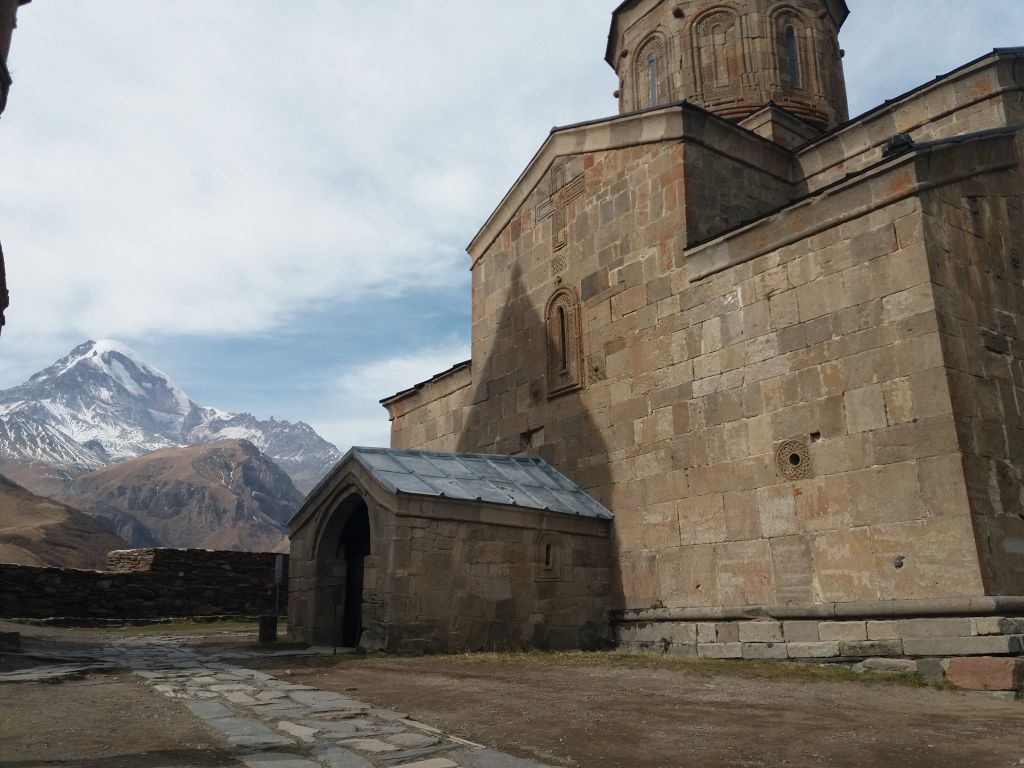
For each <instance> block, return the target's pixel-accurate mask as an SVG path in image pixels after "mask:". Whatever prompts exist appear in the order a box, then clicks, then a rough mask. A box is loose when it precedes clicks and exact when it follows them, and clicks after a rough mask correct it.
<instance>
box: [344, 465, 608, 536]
mask: <svg viewBox="0 0 1024 768" xmlns="http://www.w3.org/2000/svg"><path fill="white" fill-rule="evenodd" d="M350 458H355V459H356V460H357V461H359V463H360V464H362V465H363V466H364V467H365V468H366V469H367V471H369V472H370V474H371V475H373V476H374V478H375V479H376V480H377V481H378V482H380V483H381V484H382V485H384V486H385V487H386V488H387V489H388V490H390V491H391V492H393V493H407V494H411V495H418V496H432V497H435V498H450V499H456V500H467V501H469V500H471V501H481V502H486V503H490V504H503V505H509V506H517V507H523V508H526V509H540V510H549V511H551V512H557V513H561V514H566V515H574V516H579V517H593V518H599V519H604V520H611V519H612V518H613V515H612V513H611V512H609V511H608V510H607V509H605V508H604V507H603V506H602V505H601V504H599V503H598V502H597V501H596V500H595V499H594V498H593V497H591V496H589V495H588V494H587V493H586V492H584V491H583V489H582V488H580V487H579V486H578V485H576V484H575V483H574V482H572V481H571V480H570V479H569V478H567V477H566V476H565V475H563V474H561V473H560V472H558V471H557V470H555V469H554V467H552V466H551V465H550V464H548V463H547V462H545V461H544V460H542V459H536V458H531V457H525V456H490V455H483V454H465V453H439V452H433V451H399V450H394V449H390V448H353V449H352V450H351V451H350V452H349V454H348V455H347V456H346V457H345V458H344V459H342V461H341V464H345V463H346V462H347V461H348V460H349V459H350ZM339 466H340V464H339Z"/></svg>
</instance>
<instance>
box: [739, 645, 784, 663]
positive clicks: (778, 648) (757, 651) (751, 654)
mask: <svg viewBox="0 0 1024 768" xmlns="http://www.w3.org/2000/svg"><path fill="white" fill-rule="evenodd" d="M741 646H742V647H743V658H744V659H776V660H778V659H788V658H789V652H788V651H787V650H786V644H785V643H741Z"/></svg>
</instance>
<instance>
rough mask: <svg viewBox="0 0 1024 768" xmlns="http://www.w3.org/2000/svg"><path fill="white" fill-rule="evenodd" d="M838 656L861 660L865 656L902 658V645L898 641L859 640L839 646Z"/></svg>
mask: <svg viewBox="0 0 1024 768" xmlns="http://www.w3.org/2000/svg"><path fill="white" fill-rule="evenodd" d="M839 655H840V656H851V657H854V658H862V657H865V656H902V655H903V643H902V641H900V640H860V641H857V642H852V643H840V644H839Z"/></svg>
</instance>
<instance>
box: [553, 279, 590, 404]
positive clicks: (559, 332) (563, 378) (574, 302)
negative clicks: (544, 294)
mask: <svg viewBox="0 0 1024 768" xmlns="http://www.w3.org/2000/svg"><path fill="white" fill-rule="evenodd" d="M545 326H546V331H547V333H546V336H547V341H546V344H547V374H548V375H547V380H548V397H554V396H555V395H560V394H562V393H563V392H571V391H572V390H574V389H579V388H580V387H581V386H583V365H582V363H581V360H582V359H583V355H582V342H581V339H580V305H579V300H578V299H577V298H576V294H575V293H573V291H571V290H570V289H568V288H562V289H560V290H558V291H556V292H555V295H554V296H552V297H551V299H550V301H548V307H547V311H546V312H545Z"/></svg>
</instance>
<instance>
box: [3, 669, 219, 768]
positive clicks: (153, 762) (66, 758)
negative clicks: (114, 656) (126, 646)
mask: <svg viewBox="0 0 1024 768" xmlns="http://www.w3.org/2000/svg"><path fill="white" fill-rule="evenodd" d="M55 763H59V765H60V766H61V767H62V768H158V767H159V768H165V766H197V767H199V768H207V767H208V768H214V767H215V766H216V767H217V768H220V767H221V766H235V765H238V763H236V762H235V761H234V760H233V759H232V758H231V756H230V755H229V754H228V753H227V752H225V751H224V750H222V749H221V748H220V747H219V745H218V744H217V743H216V741H215V740H214V738H213V736H212V735H211V734H210V732H209V731H208V730H207V728H206V727H205V726H204V725H203V724H202V722H201V721H200V720H199V719H198V718H196V717H194V716H193V715H192V713H191V712H189V711H188V710H187V709H185V708H184V707H183V706H182V705H181V703H180V702H176V701H174V700H172V699H167V698H165V697H163V696H161V695H160V694H158V693H157V692H156V691H154V690H153V689H152V688H151V687H149V686H147V685H145V684H144V683H143V682H141V681H140V680H139V678H137V677H134V676H132V675H130V674H107V675H90V676H89V677H87V678H86V679H84V680H71V681H68V682H63V683H57V684H43V683H35V684H18V685H3V686H0V766H2V767H3V768H15V766H16V767H17V768H37V766H38V768H43V767H44V766H45V767H46V768H51V766H53V767H54V768H56V767H55V766H54V764H55Z"/></svg>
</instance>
